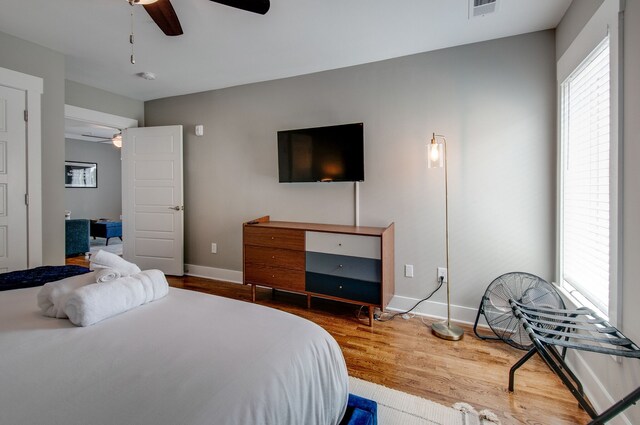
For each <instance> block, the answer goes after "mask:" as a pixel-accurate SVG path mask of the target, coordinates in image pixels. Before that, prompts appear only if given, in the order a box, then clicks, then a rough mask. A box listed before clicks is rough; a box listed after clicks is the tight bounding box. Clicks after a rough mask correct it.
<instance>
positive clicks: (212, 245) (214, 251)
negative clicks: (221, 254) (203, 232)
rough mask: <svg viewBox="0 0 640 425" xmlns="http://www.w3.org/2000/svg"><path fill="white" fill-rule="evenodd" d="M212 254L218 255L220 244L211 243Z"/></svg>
mask: <svg viewBox="0 0 640 425" xmlns="http://www.w3.org/2000/svg"><path fill="white" fill-rule="evenodd" d="M211 253H212V254H217V253H218V244H217V243H214V242H211Z"/></svg>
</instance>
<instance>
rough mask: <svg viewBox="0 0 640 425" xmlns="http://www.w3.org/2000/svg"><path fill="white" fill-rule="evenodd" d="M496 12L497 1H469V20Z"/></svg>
mask: <svg viewBox="0 0 640 425" xmlns="http://www.w3.org/2000/svg"><path fill="white" fill-rule="evenodd" d="M497 10H498V0H469V19H471V18H477V17H478V16H484V15H488V14H491V13H495V12H496V11H497Z"/></svg>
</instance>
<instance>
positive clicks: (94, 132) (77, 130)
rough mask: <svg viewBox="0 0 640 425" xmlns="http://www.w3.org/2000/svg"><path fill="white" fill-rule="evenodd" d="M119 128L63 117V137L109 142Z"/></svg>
mask: <svg viewBox="0 0 640 425" xmlns="http://www.w3.org/2000/svg"><path fill="white" fill-rule="evenodd" d="M119 132H120V130H119V129H117V128H113V127H107V126H104V125H98V124H92V123H88V122H85V121H79V120H74V119H71V118H65V120H64V133H65V134H64V137H65V138H66V139H74V140H84V141H87V142H96V143H111V138H112V137H113V135H114V134H116V133H119Z"/></svg>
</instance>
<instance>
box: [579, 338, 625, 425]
mask: <svg viewBox="0 0 640 425" xmlns="http://www.w3.org/2000/svg"><path fill="white" fill-rule="evenodd" d="M599 357H600V358H599V359H598V360H599V361H603V362H612V363H613V362H614V360H613V358H612V357H611V356H603V355H600V356H599ZM567 363H568V364H569V366H570V367H571V371H573V373H575V374H576V376H577V377H578V379H580V382H582V385H583V386H584V392H585V394H586V396H587V398H588V399H589V401H590V402H591V404H592V405H593V407H594V408H595V409H596V412H598V413H602V412H603V411H604V410H606V409H608V408H609V407H611V406H612V405H613V404H614V403H615V402H617V401H618V400H616V399H614V398H613V397H612V396H611V394H610V393H609V391H607V389H606V388H605V386H604V385H603V384H602V382H601V381H600V379H598V377H597V376H596V374H595V373H593V369H591V367H590V366H589V364H588V363H587V361H586V360H585V359H584V357H583V356H582V355H581V354H580V352H578V351H575V350H571V355H570V354H569V353H567ZM629 391H631V390H629ZM607 424H610V425H631V421H630V420H629V418H627V416H626V415H625V414H624V412H623V413H621V414H619V415H618V416H616V417H615V418H613V419H611V420H610V421H609V422H607Z"/></svg>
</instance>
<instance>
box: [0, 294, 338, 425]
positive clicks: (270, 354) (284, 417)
mask: <svg viewBox="0 0 640 425" xmlns="http://www.w3.org/2000/svg"><path fill="white" fill-rule="evenodd" d="M38 290H39V288H28V289H16V290H11V291H4V292H2V293H0V353H2V355H1V360H0V382H1V384H0V424H30V425H39V424H50V425H57V424H60V425H71V424H87V425H88V424H91V425H102V424H110V425H114V424H123V425H124V424H127V425H129V424H130V425H134V424H135V425H146V424H149V425H151V424H153V425H163V424H167V425H178V424H180V425H200V424H202V425H204V424H215V425H226V424H251V425H258V424H269V425H285V424H296V425H298V424H305V425H313V424H318V425H320V424H323V425H325V424H326V425H330V424H338V423H339V422H340V419H341V418H342V416H343V415H344V412H345V409H346V404H347V398H348V378H347V371H346V366H345V362H344V358H343V356H342V352H341V351H340V348H339V346H338V345H337V343H336V341H335V340H334V339H333V338H332V337H331V336H330V335H329V334H328V333H327V332H326V331H325V330H324V329H322V328H320V327H319V326H317V325H315V324H313V323H311V322H309V321H307V320H305V319H302V318H299V317H297V316H294V315H291V314H288V313H284V312H281V311H278V310H275V309H271V308H267V307H263V306H260V305H256V304H251V303H246V302H241V301H236V300H231V299H226V298H222V297H217V296H213V295H205V294H201V293H196V292H192V291H186V290H182V289H177V288H170V292H169V295H168V296H167V297H165V298H163V299H161V300H158V301H155V302H153V303H150V304H147V305H144V306H142V307H139V308H136V309H134V310H132V311H129V312H127V313H124V314H121V315H119V316H116V317H112V318H110V319H107V320H105V321H103V322H101V323H98V324H96V325H94V326H89V327H86V328H80V327H75V326H73V325H72V324H71V323H70V322H69V321H68V320H61V319H52V318H47V317H43V316H41V315H40V313H39V311H38V308H37V306H36V294H37V292H38Z"/></svg>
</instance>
